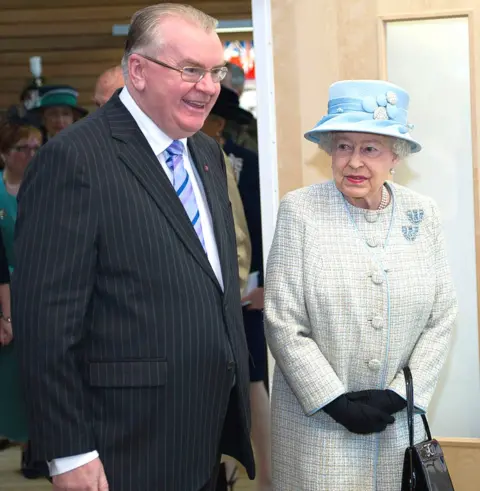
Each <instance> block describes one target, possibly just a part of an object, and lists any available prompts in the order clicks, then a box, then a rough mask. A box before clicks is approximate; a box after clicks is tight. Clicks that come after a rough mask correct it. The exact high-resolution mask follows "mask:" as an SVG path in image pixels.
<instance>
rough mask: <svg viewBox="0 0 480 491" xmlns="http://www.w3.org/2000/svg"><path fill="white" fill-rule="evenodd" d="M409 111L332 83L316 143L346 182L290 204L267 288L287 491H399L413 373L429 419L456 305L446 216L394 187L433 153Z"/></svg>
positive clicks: (402, 100)
mask: <svg viewBox="0 0 480 491" xmlns="http://www.w3.org/2000/svg"><path fill="white" fill-rule="evenodd" d="M408 103H409V96H408V94H407V93H406V92H405V91H404V90H402V89H401V88H399V87H397V86H395V85H392V84H390V83H387V82H382V81H346V82H338V83H336V84H334V85H332V87H331V88H330V100H329V104H328V115H327V116H325V117H324V118H323V119H322V120H321V121H320V122H319V123H318V124H317V125H316V127H315V128H314V129H313V130H311V131H309V132H308V133H307V134H306V138H307V139H308V140H310V141H313V142H315V143H317V144H319V145H320V147H321V148H322V149H323V150H325V151H326V152H327V153H328V154H329V155H330V156H331V158H332V170H333V181H331V182H327V183H323V184H317V185H313V186H310V187H307V188H304V189H299V190H296V191H293V192H291V193H289V194H287V195H286V196H285V197H284V199H283V200H282V203H281V205H280V210H279V215H278V223H277V228H276V233H275V237H274V240H273V244H272V248H271V252H270V256H269V259H268V266H267V273H266V286H265V291H266V299H265V316H266V332H267V340H268V342H269V345H270V348H271V351H272V354H273V356H274V358H275V360H276V366H275V375H274V382H273V393H272V417H273V421H272V426H273V429H272V432H273V435H272V439H273V442H272V452H273V457H272V458H273V479H274V483H273V488H274V489H275V491H293V490H298V491H300V490H301V491H307V490H308V491H369V490H376V491H397V490H398V489H400V487H401V473H402V465H403V457H404V453H405V449H406V448H407V446H408V430H407V419H406V411H405V410H404V408H405V406H406V402H405V398H406V394H405V380H404V377H403V374H402V369H403V367H405V366H407V365H408V366H409V367H410V369H411V372H412V375H413V381H414V388H415V406H416V409H417V412H418V413H421V412H425V411H426V410H427V408H428V405H429V402H430V399H431V397H432V394H433V391H434V388H435V385H436V383H437V379H438V376H439V372H440V369H441V367H442V365H443V363H444V361H445V357H446V355H447V350H448V345H449V339H450V333H451V330H452V327H453V324H454V321H455V318H456V314H457V303H456V298H455V293H454V287H453V284H452V278H451V275H450V271H449V267H448V264H447V255H446V251H445V245H444V239H443V235H442V229H441V224H440V218H439V212H438V209H437V206H436V205H435V203H434V202H433V201H432V200H431V199H430V198H427V197H424V196H422V195H420V194H418V193H416V192H413V191H411V190H409V189H407V188H405V187H402V186H400V185H397V184H393V183H391V182H388V179H389V177H390V175H391V174H393V173H394V170H395V167H396V166H397V165H398V164H399V162H400V160H401V159H402V158H404V157H406V156H407V155H408V154H409V153H411V152H418V151H419V150H420V145H419V144H418V143H417V142H416V141H415V140H414V139H413V138H412V137H411V136H410V132H409V131H410V129H411V125H408V123H407V109H408ZM415 419H416V421H415V427H416V433H415V434H416V436H417V437H418V438H419V440H420V439H421V438H422V436H423V434H424V432H423V427H422V424H421V420H420V421H418V420H419V419H420V418H419V416H418V415H417V416H416V418H415Z"/></svg>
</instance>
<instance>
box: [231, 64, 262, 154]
mask: <svg viewBox="0 0 480 491" xmlns="http://www.w3.org/2000/svg"><path fill="white" fill-rule="evenodd" d="M226 67H227V68H228V74H227V76H226V77H225V79H224V80H223V81H222V85H223V86H224V87H226V88H227V89H230V90H233V92H235V93H236V94H237V95H238V98H239V100H240V98H241V96H242V94H243V92H244V90H245V72H244V71H243V69H242V68H241V67H239V66H238V65H236V64H235V63H230V62H227V63H226ZM245 113H246V114H247V113H248V115H249V116H248V118H247V119H245V120H244V121H243V120H242V122H238V121H232V120H229V121H227V122H226V123H225V127H224V128H223V134H224V135H225V136H226V137H227V138H229V139H230V140H232V141H234V142H235V143H236V144H237V145H239V146H241V147H243V148H246V149H248V150H251V151H252V152H256V153H258V137H257V120H256V119H255V118H254V116H253V114H251V113H250V112H248V111H245Z"/></svg>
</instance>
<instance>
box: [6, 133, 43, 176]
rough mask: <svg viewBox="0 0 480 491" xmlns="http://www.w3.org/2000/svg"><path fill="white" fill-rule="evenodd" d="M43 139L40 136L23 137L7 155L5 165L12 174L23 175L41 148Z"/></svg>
mask: <svg viewBox="0 0 480 491" xmlns="http://www.w3.org/2000/svg"><path fill="white" fill-rule="evenodd" d="M40 145H41V141H40V140H39V138H38V136H36V135H35V136H34V135H32V136H30V137H28V138H22V139H21V140H18V142H17V143H16V144H15V145H14V146H13V147H12V148H11V149H10V151H9V152H8V153H7V154H6V155H5V166H6V168H7V169H8V170H9V172H11V174H13V175H15V176H17V177H21V176H23V173H24V172H25V169H26V168H27V166H28V164H29V163H30V160H32V157H33V156H34V155H35V153H36V152H37V150H38V149H39V148H40Z"/></svg>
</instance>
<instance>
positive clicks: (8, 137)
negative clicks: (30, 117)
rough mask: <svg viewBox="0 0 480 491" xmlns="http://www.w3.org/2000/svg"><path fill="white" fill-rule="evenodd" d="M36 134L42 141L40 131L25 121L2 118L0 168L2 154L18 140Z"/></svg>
mask: <svg viewBox="0 0 480 491" xmlns="http://www.w3.org/2000/svg"><path fill="white" fill-rule="evenodd" d="M32 136H37V137H38V140H39V141H40V142H41V141H42V132H41V131H40V130H39V129H38V128H35V127H34V126H31V125H29V124H27V123H21V122H16V121H15V122H14V121H9V120H4V121H2V122H1V123H0V168H1V169H3V168H4V166H5V163H4V162H3V157H2V154H6V153H8V152H9V151H10V150H11V149H12V148H13V147H14V146H15V145H16V144H17V143H18V142H19V141H20V140H23V139H24V138H30V137H32Z"/></svg>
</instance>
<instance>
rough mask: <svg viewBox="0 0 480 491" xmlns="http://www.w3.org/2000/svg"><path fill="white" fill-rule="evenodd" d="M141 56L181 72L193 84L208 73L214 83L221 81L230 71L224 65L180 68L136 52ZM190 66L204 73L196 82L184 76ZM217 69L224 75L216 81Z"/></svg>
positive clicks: (196, 82)
mask: <svg viewBox="0 0 480 491" xmlns="http://www.w3.org/2000/svg"><path fill="white" fill-rule="evenodd" d="M135 54H137V55H139V56H141V57H142V58H145V59H146V60H148V61H151V62H152V63H155V64H157V65H159V66H163V67H164V68H169V69H170V70H175V71H176V72H179V73H180V76H181V77H182V80H183V81H184V82H189V83H192V84H198V82H200V81H201V80H202V79H203V78H204V77H205V75H206V74H207V73H210V76H211V77H212V81H213V82H214V83H218V84H219V83H220V82H221V81H222V80H223V79H224V78H225V77H226V76H227V73H228V68H227V67H226V66H222V67H216V68H211V69H208V68H202V67H199V66H185V67H183V68H178V67H175V66H172V65H168V64H167V63H164V62H163V61H160V60H157V59H155V58H152V57H151V56H148V55H142V54H140V53H135ZM188 68H191V69H195V70H202V72H203V74H202V75H200V78H199V79H198V80H196V81H195V82H194V81H192V80H186V79H185V78H184V77H185V76H186V75H185V74H184V73H183V71H184V70H186V69H188ZM215 70H220V73H222V74H223V76H222V77H221V78H220V79H219V80H218V81H216V82H215V80H213V73H214V71H215Z"/></svg>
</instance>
